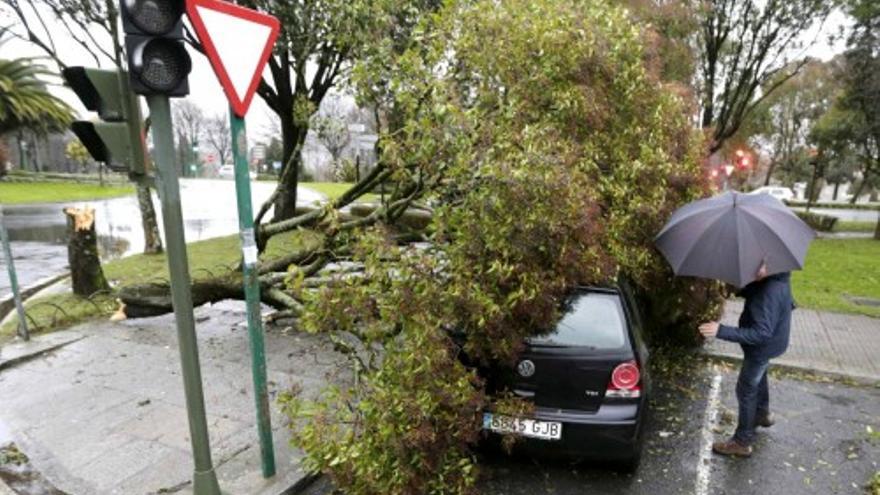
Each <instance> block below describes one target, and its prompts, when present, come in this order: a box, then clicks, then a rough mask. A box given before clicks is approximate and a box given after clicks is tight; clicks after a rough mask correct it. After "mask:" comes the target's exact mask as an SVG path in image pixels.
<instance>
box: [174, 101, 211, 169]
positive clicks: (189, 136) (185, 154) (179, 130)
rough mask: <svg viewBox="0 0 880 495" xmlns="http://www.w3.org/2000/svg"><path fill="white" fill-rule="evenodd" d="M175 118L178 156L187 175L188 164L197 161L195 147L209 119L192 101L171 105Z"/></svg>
mask: <svg viewBox="0 0 880 495" xmlns="http://www.w3.org/2000/svg"><path fill="white" fill-rule="evenodd" d="M171 111H172V114H173V116H174V130H175V132H176V134H177V155H178V160H179V161H180V167H181V170H182V171H183V172H184V173H183V175H186V172H185V170H184V169H185V168H186V166H187V164H189V163H192V162H194V161H195V160H196V156H195V152H194V151H193V147H195V146H197V145H198V144H199V139H201V137H202V134H203V133H204V132H205V128H206V124H207V119H206V118H205V114H204V112H202V109H201V108H199V106H198V105H196V104H195V103H193V102H191V101H190V100H174V102H173V103H172V105H171Z"/></svg>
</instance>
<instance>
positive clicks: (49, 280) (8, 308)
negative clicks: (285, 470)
mask: <svg viewBox="0 0 880 495" xmlns="http://www.w3.org/2000/svg"><path fill="white" fill-rule="evenodd" d="M69 276H70V274H68V273H62V274H59V275H50V276H48V277H45V278H43V279H41V280H38V281H36V282H34V283H33V284H31V285H30V286H28V287H25V288H24V289H21V290H20V291H19V294H20V295H21V300H22V304H24V302H26V301H27V300H28V299H29V298H30V297H31V296H33V295H34V294H36V293H37V292H40V291H41V290H43V289H45V288H46V287H49V286H50V285H52V284H54V283H56V282H59V281H61V280H64V279H65V278H67V277H69ZM14 309H15V298H14V297H13V296H12V294H11V293H10V294H9V295H8V296H7V297H5V298H3V299H0V323H2V322H4V321H6V316H7V315H9V314H10V313H12V311H13V310H14Z"/></svg>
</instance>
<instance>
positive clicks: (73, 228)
mask: <svg viewBox="0 0 880 495" xmlns="http://www.w3.org/2000/svg"><path fill="white" fill-rule="evenodd" d="M64 214H65V215H67V233H68V237H69V240H68V244H67V259H68V262H69V263H70V278H71V281H72V282H73V293H74V294H76V295H79V296H83V297H88V296H91V295H92V294H94V293H96V292H100V291H106V290H109V289H110V285H109V284H108V283H107V279H106V278H104V271H103V270H102V269H101V260H100V259H99V258H98V236H97V234H95V209H94V208H89V207H86V208H84V209H78V208H65V209H64Z"/></svg>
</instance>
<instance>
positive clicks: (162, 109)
mask: <svg viewBox="0 0 880 495" xmlns="http://www.w3.org/2000/svg"><path fill="white" fill-rule="evenodd" d="M147 104H148V105H149V107H150V118H151V119H152V125H153V131H152V132H153V144H154V145H155V162H156V171H157V177H156V185H157V186H158V190H159V199H160V200H161V203H162V220H163V223H164V227H165V249H166V251H167V255H168V271H169V272H170V273H171V299H172V304H173V306H174V319H175V320H176V321H177V341H178V345H179V347H180V364H181V368H182V370H183V391H184V393H185V394H186V412H187V416H188V419H189V434H190V442H191V443H192V451H193V460H194V463H195V472H194V474H193V492H194V493H195V494H196V495H220V485H219V484H218V483H217V474H216V473H215V472H214V466H213V465H212V463H211V446H210V443H209V439H208V424H207V421H206V419H205V397H204V394H203V392H202V372H201V367H200V366H199V348H198V342H197V341H196V329H195V322H194V320H193V304H192V293H191V289H190V278H189V263H188V262H187V258H186V240H185V239H184V235H183V215H182V213H181V209H180V187H179V184H178V178H177V167H175V165H174V138H173V135H172V125H171V106H170V105H169V103H168V97H167V96H148V97H147Z"/></svg>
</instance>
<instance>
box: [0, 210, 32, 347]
mask: <svg viewBox="0 0 880 495" xmlns="http://www.w3.org/2000/svg"><path fill="white" fill-rule="evenodd" d="M0 244H3V254H4V256H6V269H7V270H8V271H9V286H10V287H12V298H13V299H14V300H15V310H16V311H17V312H18V335H19V336H20V337H21V338H22V339H24V340H30V338H31V336H30V333H29V332H28V326H27V315H25V313H24V305H23V304H22V303H21V294H20V293H19V292H18V277H17V276H16V274H15V262H13V261H12V248H11V247H9V234H7V233H6V224H4V223H3V205H2V204H0Z"/></svg>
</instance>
